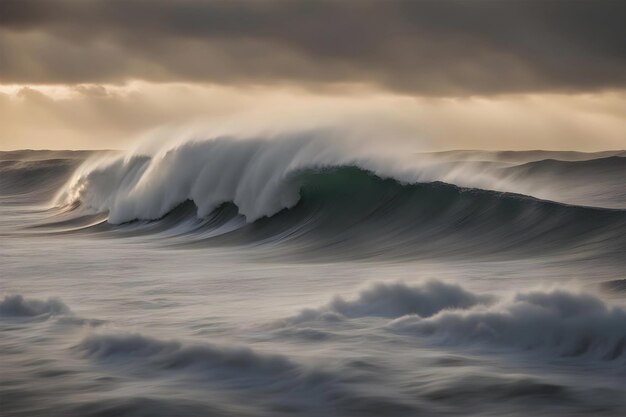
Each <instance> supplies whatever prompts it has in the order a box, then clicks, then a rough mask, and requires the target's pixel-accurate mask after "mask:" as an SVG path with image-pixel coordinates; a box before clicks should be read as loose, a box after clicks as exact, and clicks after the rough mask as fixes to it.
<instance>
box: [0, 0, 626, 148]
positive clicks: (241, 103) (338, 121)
mask: <svg viewBox="0 0 626 417" xmlns="http://www.w3.org/2000/svg"><path fill="white" fill-rule="evenodd" d="M624 16H626V2H624V1H620V0H614V1H602V0H588V1H576V0H571V1H566V0H559V1H550V0H542V1H539V0H537V1H528V0H526V1H517V0H497V1H484V0H474V1H462V0H458V1H446V0H432V1H430V0H420V1H415V0H411V1H409V0H384V1H382V0H381V1H369V0H341V1H327V0H315V1H313V0H299V1H295V0H224V1H214V0H167V1H166V0H1V1H0V148H2V149H17V148H123V147H124V146H125V145H126V144H128V143H129V141H131V140H134V139H135V138H137V137H141V136H145V135H147V134H150V132H153V131H155V130H158V129H163V128H171V127H173V126H195V125H203V126H210V127H211V128H213V129H218V130H220V129H221V130H225V131H233V132H235V133H237V132H239V131H241V132H245V133H247V132H248V131H250V132H255V131H281V130H285V129H295V130H298V129H311V128H317V127H336V128H340V129H345V130H346V131H351V132H352V133H354V134H363V135H370V136H375V137H378V138H380V140H381V141H382V140H387V139H389V138H394V139H395V138H403V139H405V140H407V141H413V142H414V143H415V147H416V149H418V148H419V149H429V150H430V149H453V148H485V149H537V148H543V149H576V150H599V149H618V148H619V149H622V148H626V25H624V23H623V20H624Z"/></svg>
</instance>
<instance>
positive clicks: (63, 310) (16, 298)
mask: <svg viewBox="0 0 626 417" xmlns="http://www.w3.org/2000/svg"><path fill="white" fill-rule="evenodd" d="M70 313H71V311H70V309H69V307H68V306H66V305H65V304H64V303H63V301H61V300H59V299H58V298H48V299H47V300H40V299H36V298H24V297H23V296H22V295H20V294H11V295H6V296H5V297H4V299H2V300H1V301H0V317H42V316H46V317H49V316H56V315H62V314H70Z"/></svg>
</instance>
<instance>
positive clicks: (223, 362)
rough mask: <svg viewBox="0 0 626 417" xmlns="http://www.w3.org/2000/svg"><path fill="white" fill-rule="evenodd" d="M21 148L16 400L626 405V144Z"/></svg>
mask: <svg viewBox="0 0 626 417" xmlns="http://www.w3.org/2000/svg"><path fill="white" fill-rule="evenodd" d="M346 144H350V142H349V141H346V142H344V144H343V145H340V144H338V142H337V141H330V140H324V139H323V138H320V135H313V134H300V135H286V136H284V137H274V138H271V139H264V138H230V137H219V138H213V139H203V140H199V139H195V140H178V141H175V142H166V143H160V144H158V145H153V146H139V147H137V148H136V149H134V150H132V151H127V152H113V151H107V152H104V151H100V152H70V151H13V152H3V153H0V202H1V209H0V210H1V217H0V249H1V252H0V257H1V258H0V261H1V270H0V273H1V275H2V280H1V281H0V291H1V295H0V333H1V335H2V337H1V338H0V353H1V355H2V356H1V361H0V414H1V415H2V416H209V415H210V416H280V415H289V416H292V415H306V416H416V415H424V416H448V415H450V416H454V415H459V416H467V415H481V416H502V415H510V416H528V415H532V414H535V415H548V416H550V415H551V416H564V415H567V416H573V415H581V416H587V415H598V416H600V415H602V416H623V415H625V413H626V256H625V255H626V152H623V151H611V152H600V153H593V154H585V153H577V152H544V151H534V152H483V151H456V152H442V153H423V154H411V153H406V152H404V153H398V154H395V155H394V154H393V153H384V152H378V153H376V152H372V151H368V148H367V147H365V146H364V147H355V146H354V144H353V143H352V144H351V145H350V146H348V145H346Z"/></svg>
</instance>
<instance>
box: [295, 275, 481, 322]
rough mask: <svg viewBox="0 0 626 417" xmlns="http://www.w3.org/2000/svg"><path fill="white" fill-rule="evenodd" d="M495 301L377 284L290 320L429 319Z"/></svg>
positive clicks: (428, 286)
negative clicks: (454, 310)
mask: <svg viewBox="0 0 626 417" xmlns="http://www.w3.org/2000/svg"><path fill="white" fill-rule="evenodd" d="M492 300H493V297H491V296H490V295H478V294H474V293H472V292H470V291H468V290H466V289H465V288H463V287H461V286H460V285H458V284H452V283H446V282H442V281H437V280H430V281H426V282H424V283H421V284H419V285H407V284H405V283H402V282H395V283H386V282H377V283H373V284H371V285H370V286H368V287H367V288H364V289H363V290H362V291H361V292H360V293H359V294H358V296H357V297H356V298H354V299H345V298H343V297H341V296H336V297H335V298H334V299H333V300H332V301H331V302H330V303H328V305H326V306H324V307H321V308H318V309H305V310H303V311H302V312H300V314H298V315H297V316H295V317H292V318H290V319H289V320H287V323H291V324H297V323H303V322H308V321H311V320H320V319H321V320H323V321H328V320H330V321H333V320H337V319H338V318H340V317H347V318H355V317H386V318H397V317H402V316H405V315H408V314H417V315H419V316H420V317H429V316H432V315H434V314H437V313H438V312H440V311H442V310H449V309H457V308H460V309H467V308H470V307H473V306H475V305H478V304H486V303H489V302H491V301H492Z"/></svg>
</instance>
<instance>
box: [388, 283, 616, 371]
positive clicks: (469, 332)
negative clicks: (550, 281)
mask: <svg viewBox="0 0 626 417" xmlns="http://www.w3.org/2000/svg"><path fill="white" fill-rule="evenodd" d="M389 328H391V329H394V330H397V331H402V332H409V333H415V334H418V335H421V336H429V337H435V338H437V339H438V340H440V341H441V342H443V343H446V344H452V345H459V344H460V345H466V344H487V345H492V346H503V347H514V348H517V349H521V350H530V351H544V352H548V353H553V354H556V355H558V356H573V357H575V356H591V357H596V358H598V359H605V360H616V359H621V360H623V359H626V310H624V309H623V308H620V307H617V306H611V305H609V304H607V303H606V302H604V301H603V300H601V299H600V298H599V297H597V296H596V295H594V294H588V293H578V292H571V291H565V290H552V291H531V292H524V293H518V294H516V295H514V296H513V297H509V298H506V299H504V300H501V301H500V302H499V303H496V304H494V305H491V306H487V307H484V306H481V307H475V308H472V309H468V310H456V311H442V312H440V313H438V314H436V315H434V316H431V317H428V318H422V317H419V316H415V315H411V316H405V317H402V318H399V319H396V320H394V321H392V322H391V323H390V324H389Z"/></svg>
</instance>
